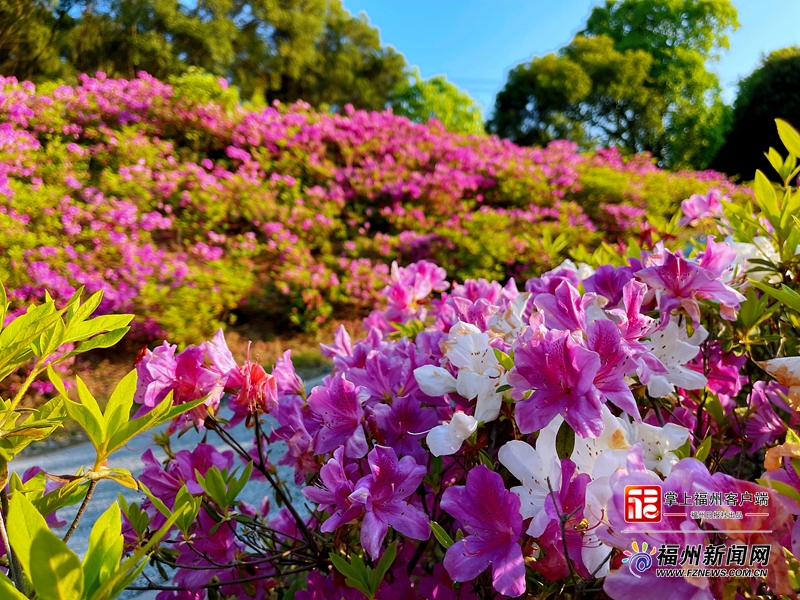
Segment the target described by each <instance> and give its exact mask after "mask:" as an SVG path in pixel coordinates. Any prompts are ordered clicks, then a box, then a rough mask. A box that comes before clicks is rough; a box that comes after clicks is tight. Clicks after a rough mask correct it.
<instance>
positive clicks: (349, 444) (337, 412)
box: [306, 373, 369, 458]
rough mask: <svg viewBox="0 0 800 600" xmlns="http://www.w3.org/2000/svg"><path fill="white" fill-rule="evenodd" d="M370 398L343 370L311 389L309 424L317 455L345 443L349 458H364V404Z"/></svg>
mask: <svg viewBox="0 0 800 600" xmlns="http://www.w3.org/2000/svg"><path fill="white" fill-rule="evenodd" d="M368 397H369V392H368V391H367V390H365V389H364V388H362V387H358V388H357V387H356V386H355V385H354V384H352V383H350V382H349V381H348V380H347V379H345V376H344V375H343V374H341V373H337V374H336V375H334V376H333V377H330V378H328V379H327V381H326V382H325V384H324V385H320V386H317V387H315V388H314V389H313V390H311V394H310V395H309V397H308V409H309V411H310V412H311V417H310V419H308V420H307V422H306V427H307V428H309V429H313V431H314V433H313V436H314V453H315V454H325V453H327V452H330V451H331V450H334V449H335V448H337V447H339V446H341V445H342V444H344V446H345V454H346V455H347V456H348V457H350V458H361V457H362V456H364V455H365V454H366V453H367V450H369V447H368V446H367V438H366V435H365V433H364V426H363V424H362V419H363V418H364V408H363V407H362V404H363V403H364V401H365V400H366V399H367V398H368Z"/></svg>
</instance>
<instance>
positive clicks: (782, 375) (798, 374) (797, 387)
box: [758, 356, 800, 410]
mask: <svg viewBox="0 0 800 600" xmlns="http://www.w3.org/2000/svg"><path fill="white" fill-rule="evenodd" d="M758 366H759V367H761V368H762V369H764V370H765V371H766V372H767V373H769V374H770V375H772V376H773V377H774V378H775V379H777V380H778V383H780V384H781V385H785V386H786V387H788V388H789V403H790V404H791V405H792V408H794V409H795V410H798V409H800V356H788V357H784V358H771V359H770V360H765V361H762V362H760V363H758Z"/></svg>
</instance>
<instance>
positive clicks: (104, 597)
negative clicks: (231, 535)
mask: <svg viewBox="0 0 800 600" xmlns="http://www.w3.org/2000/svg"><path fill="white" fill-rule="evenodd" d="M178 517H180V514H179V512H178V511H177V510H176V511H175V513H174V514H173V515H172V516H171V517H169V518H168V519H167V522H166V523H164V526H163V527H162V528H161V529H159V530H158V531H156V532H155V533H154V534H153V535H151V536H150V539H149V540H148V541H147V543H146V544H145V545H144V546H142V547H141V548H139V549H138V550H137V551H136V552H134V553H133V554H132V555H131V556H130V557H128V559H127V560H126V561H125V562H124V563H122V565H121V566H120V567H119V568H118V569H117V570H116V571H115V572H114V574H113V576H111V577H109V578H108V579H107V580H106V581H105V582H103V585H102V586H100V589H98V590H97V591H96V592H95V593H94V595H92V596H91V598H90V599H89V600H112V599H113V598H116V597H117V596H119V595H120V594H121V593H122V590H124V589H125V588H126V587H128V586H129V585H131V584H132V583H133V581H134V580H135V579H136V578H137V577H138V576H139V573H141V572H142V570H143V569H144V566H145V563H144V562H143V559H144V558H145V557H146V556H148V555H149V554H150V553H151V551H152V550H153V548H154V547H155V546H156V545H157V544H158V543H159V542H161V540H162V539H163V538H164V536H165V535H167V532H168V531H169V530H170V529H171V528H172V526H173V525H174V524H175V520H176V519H177V518H178Z"/></svg>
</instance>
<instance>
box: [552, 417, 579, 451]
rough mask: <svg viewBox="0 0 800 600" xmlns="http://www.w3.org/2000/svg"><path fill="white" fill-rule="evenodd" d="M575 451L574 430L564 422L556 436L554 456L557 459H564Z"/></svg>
mask: <svg viewBox="0 0 800 600" xmlns="http://www.w3.org/2000/svg"><path fill="white" fill-rule="evenodd" d="M574 449H575V430H574V429H573V428H572V427H571V426H570V425H569V423H567V422H566V421H564V422H562V423H561V426H560V427H559V428H558V433H557V434H556V454H558V458H560V459H562V460H563V459H565V458H569V457H570V456H572V451H573V450H574Z"/></svg>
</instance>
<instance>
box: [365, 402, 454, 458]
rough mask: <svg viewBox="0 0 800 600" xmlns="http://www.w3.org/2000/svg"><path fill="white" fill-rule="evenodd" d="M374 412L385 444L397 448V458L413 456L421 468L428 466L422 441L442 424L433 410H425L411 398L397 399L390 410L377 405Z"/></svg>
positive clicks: (387, 406)
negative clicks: (431, 430)
mask: <svg viewBox="0 0 800 600" xmlns="http://www.w3.org/2000/svg"><path fill="white" fill-rule="evenodd" d="M372 412H373V414H374V415H375V423H376V425H377V426H378V431H380V433H381V434H382V435H383V441H384V443H386V444H387V445H388V446H391V447H392V448H394V449H395V450H396V451H397V455H398V456H401V457H402V456H413V457H414V460H416V462H417V463H419V464H425V463H426V462H427V460H428V456H427V452H425V450H424V449H423V448H422V446H421V445H420V440H422V439H423V438H424V437H425V435H426V434H427V432H428V430H429V429H431V428H432V427H435V426H436V425H437V424H438V423H439V419H438V418H437V416H436V411H435V410H434V409H432V408H425V407H423V406H422V405H421V404H420V402H419V400H417V399H416V398H413V397H412V396H404V397H402V398H395V399H394V400H393V401H392V405H391V406H389V405H388V404H376V405H375V406H374V407H373V408H372Z"/></svg>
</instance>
